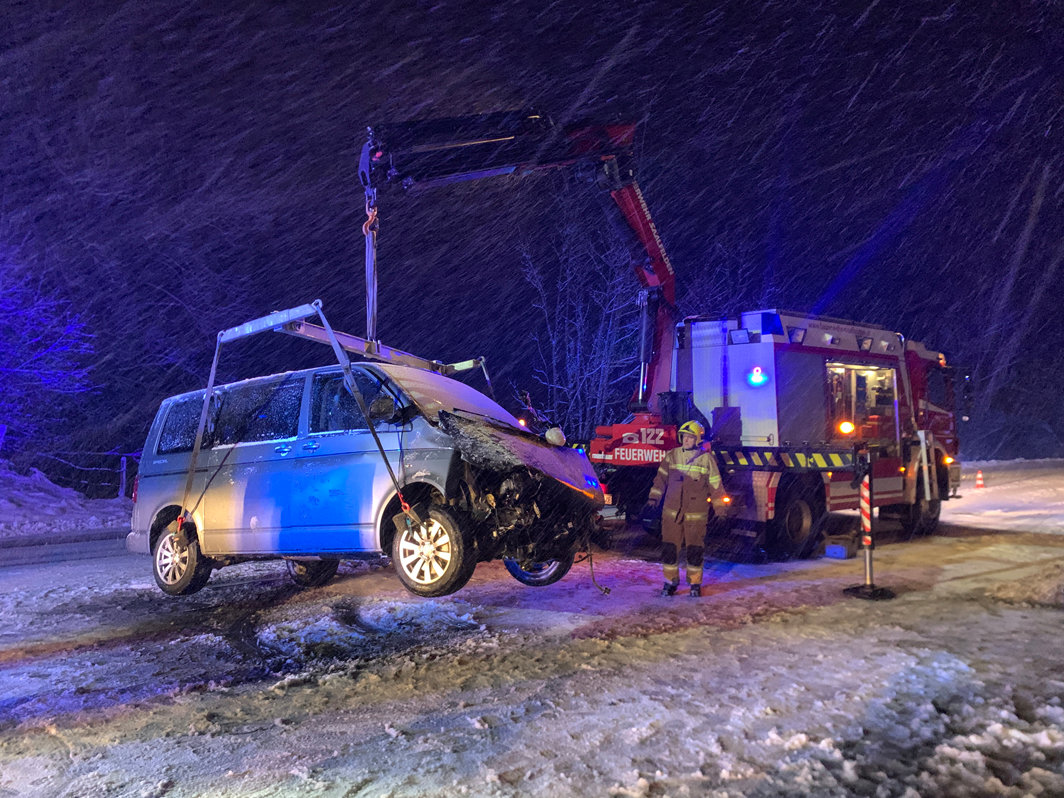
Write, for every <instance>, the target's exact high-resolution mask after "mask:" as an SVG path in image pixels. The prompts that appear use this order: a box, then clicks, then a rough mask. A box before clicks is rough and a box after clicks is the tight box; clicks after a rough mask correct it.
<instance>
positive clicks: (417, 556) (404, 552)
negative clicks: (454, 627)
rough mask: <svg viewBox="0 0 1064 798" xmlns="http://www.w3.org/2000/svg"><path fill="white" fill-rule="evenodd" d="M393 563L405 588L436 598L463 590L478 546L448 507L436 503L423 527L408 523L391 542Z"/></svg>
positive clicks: (423, 595)
mask: <svg viewBox="0 0 1064 798" xmlns="http://www.w3.org/2000/svg"><path fill="white" fill-rule="evenodd" d="M392 562H393V563H394V564H395V573H396V574H397V575H398V576H399V581H400V582H402V583H403V587H405V588H406V589H407V590H409V591H410V592H411V593H413V594H414V595H415V596H422V597H424V598H436V597H437V596H447V595H450V594H451V593H454V592H456V591H458V590H461V589H462V588H463V587H464V586H465V584H466V582H468V581H469V579H470V577H471V576H473V569H474V568H476V565H477V558H476V547H475V546H474V544H473V540H472V536H471V535H470V534H469V533H468V532H467V531H466V530H465V529H463V528H462V525H461V524H460V523H459V522H458V518H457V517H456V516H455V514H454V513H453V512H451V510H449V509H448V508H446V507H444V506H442V505H438V504H434V505H432V506H431V507H430V508H429V511H428V514H427V518H426V519H425V522H424V523H423V524H421V525H420V526H416V525H413V524H410V525H405V524H404V526H403V528H402V529H400V530H399V531H398V532H396V535H395V539H394V540H393V541H392Z"/></svg>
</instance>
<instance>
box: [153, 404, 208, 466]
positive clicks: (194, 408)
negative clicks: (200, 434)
mask: <svg viewBox="0 0 1064 798" xmlns="http://www.w3.org/2000/svg"><path fill="white" fill-rule="evenodd" d="M202 409H203V396H202V394H201V395H200V396H190V397H187V398H185V399H181V400H180V401H177V402H174V403H173V404H171V405H170V409H169V410H168V411H166V420H165V421H164V422H163V428H162V431H161V432H160V433H159V448H158V450H157V452H158V454H176V453H178V452H191V451H192V444H194V443H195V442H196V426H197V425H198V424H199V417H200V411H201V410H202Z"/></svg>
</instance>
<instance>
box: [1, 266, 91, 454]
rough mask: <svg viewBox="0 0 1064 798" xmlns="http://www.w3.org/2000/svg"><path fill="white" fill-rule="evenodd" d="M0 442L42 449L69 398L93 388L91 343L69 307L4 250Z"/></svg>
mask: <svg viewBox="0 0 1064 798" xmlns="http://www.w3.org/2000/svg"><path fill="white" fill-rule="evenodd" d="M0 252H2V254H0V380H2V382H3V386H4V389H3V391H2V392H0V427H2V430H0V440H2V441H4V443H3V444H0V445H2V446H3V450H4V451H5V452H8V451H12V450H16V451H17V450H20V449H24V448H26V447H43V446H45V445H47V443H48V442H49V441H50V439H51V436H52V435H53V434H54V433H55V432H56V431H57V430H56V427H57V423H58V422H59V421H60V420H61V419H62V418H63V411H64V408H65V406H66V405H67V404H68V403H69V400H70V399H71V397H73V396H75V395H77V394H82V393H85V392H86V391H89V390H90V389H91V387H92V386H91V381H90V368H91V366H90V362H91V358H92V355H93V341H92V337H91V335H90V334H89V332H88V331H87V330H86V328H85V325H84V324H83V323H82V321H81V319H80V317H79V316H78V314H77V313H75V312H74V310H73V308H72V307H71V305H70V304H69V303H67V302H64V301H63V300H62V299H60V298H59V297H58V296H56V295H55V294H54V293H53V292H52V291H50V290H49V289H48V288H46V287H45V286H44V285H43V284H42V283H41V281H40V279H39V277H35V276H33V275H32V273H31V270H30V269H27V268H26V267H25V266H23V265H22V264H20V263H19V261H18V259H17V253H16V252H15V251H14V250H12V249H10V248H4V249H3V250H0Z"/></svg>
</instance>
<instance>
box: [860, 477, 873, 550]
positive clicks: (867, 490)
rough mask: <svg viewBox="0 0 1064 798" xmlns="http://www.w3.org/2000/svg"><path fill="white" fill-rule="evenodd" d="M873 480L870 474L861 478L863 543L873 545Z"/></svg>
mask: <svg viewBox="0 0 1064 798" xmlns="http://www.w3.org/2000/svg"><path fill="white" fill-rule="evenodd" d="M870 486H871V482H870V481H869V476H868V474H865V475H864V478H863V479H862V480H861V545H862V546H871V545H872V502H871V498H870V494H871V492H872V491H871V487H870Z"/></svg>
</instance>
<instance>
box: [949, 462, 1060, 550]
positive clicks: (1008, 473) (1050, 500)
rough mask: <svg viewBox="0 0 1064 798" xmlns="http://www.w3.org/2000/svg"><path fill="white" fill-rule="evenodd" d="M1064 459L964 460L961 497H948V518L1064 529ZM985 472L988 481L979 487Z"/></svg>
mask: <svg viewBox="0 0 1064 798" xmlns="http://www.w3.org/2000/svg"><path fill="white" fill-rule="evenodd" d="M1061 465H1062V461H1061V460H985V461H977V462H971V463H965V464H964V471H963V474H962V476H961V486H960V489H959V491H958V493H959V494H960V495H959V498H955V499H950V500H949V501H946V502H943V503H942V521H943V522H944V523H948V524H954V525H958V526H964V527H968V528H971V529H989V530H993V531H1001V530H1011V531H1016V532H1035V533H1039V534H1053V535H1064V480H1061V478H1060V468H1061ZM979 472H982V474H983V482H984V485H985V487H982V488H977V487H975V480H976V475H977V474H978V473H979Z"/></svg>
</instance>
